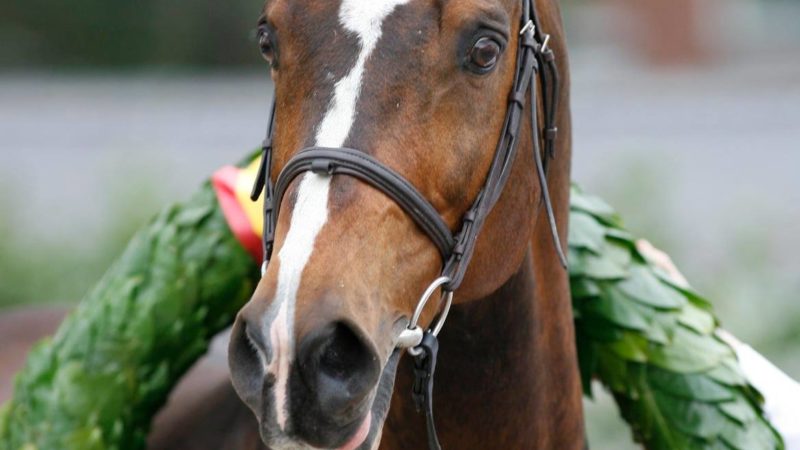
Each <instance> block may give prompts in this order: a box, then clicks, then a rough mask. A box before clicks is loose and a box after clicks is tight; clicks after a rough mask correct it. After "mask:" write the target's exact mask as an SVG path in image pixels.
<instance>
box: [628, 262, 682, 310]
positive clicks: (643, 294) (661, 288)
mask: <svg viewBox="0 0 800 450" xmlns="http://www.w3.org/2000/svg"><path fill="white" fill-rule="evenodd" d="M629 270H630V274H631V275H630V277H628V278H626V279H624V280H622V281H621V282H620V283H619V284H618V285H617V286H618V288H619V289H620V290H621V291H622V292H624V293H625V294H626V295H628V296H629V297H631V298H634V299H636V300H638V301H640V302H642V303H645V304H648V305H651V306H654V307H656V308H663V309H673V308H680V307H682V306H683V305H684V304H686V299H685V298H684V297H683V296H681V294H680V293H679V292H677V291H675V290H674V289H672V288H671V287H669V286H665V285H664V284H662V283H661V282H660V281H659V280H658V278H656V276H655V275H654V274H653V272H652V271H651V270H650V269H649V268H647V267H644V266H640V265H633V266H631V268H630V269H629Z"/></svg>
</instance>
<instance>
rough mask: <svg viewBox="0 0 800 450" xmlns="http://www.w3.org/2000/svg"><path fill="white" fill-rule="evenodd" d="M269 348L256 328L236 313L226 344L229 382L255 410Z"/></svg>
mask: <svg viewBox="0 0 800 450" xmlns="http://www.w3.org/2000/svg"><path fill="white" fill-rule="evenodd" d="M268 357H269V351H268V349H267V347H266V346H265V345H264V339H263V336H262V335H261V333H260V331H259V329H258V327H255V326H253V325H252V324H251V323H249V321H248V320H247V319H246V318H245V317H243V315H241V314H240V315H239V317H237V318H236V322H235V323H234V325H233V330H231V339H230V343H229V344H228V365H229V366H230V369H231V381H232V382H233V386H234V388H235V389H236V391H237V392H238V393H239V396H240V397H241V398H242V400H244V402H245V403H246V404H247V405H248V406H250V408H252V409H254V410H256V409H257V408H258V405H259V404H260V403H261V397H262V392H263V389H264V387H265V380H264V365H265V360H266V358H268Z"/></svg>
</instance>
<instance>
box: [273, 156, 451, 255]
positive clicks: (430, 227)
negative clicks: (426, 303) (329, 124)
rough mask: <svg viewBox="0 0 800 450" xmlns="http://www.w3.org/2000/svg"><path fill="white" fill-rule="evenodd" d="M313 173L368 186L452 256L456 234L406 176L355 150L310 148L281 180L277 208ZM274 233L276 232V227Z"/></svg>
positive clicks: (296, 158) (295, 159)
mask: <svg viewBox="0 0 800 450" xmlns="http://www.w3.org/2000/svg"><path fill="white" fill-rule="evenodd" d="M309 171H310V172H313V173H318V174H326V175H334V174H341V175H350V176H352V177H356V178H358V179H360V180H362V181H365V182H367V183H368V184H370V185H372V186H373V187H375V188H376V189H378V190H379V191H381V192H383V193H384V194H386V195H387V196H388V197H389V198H391V199H392V200H394V201H395V203H397V204H398V205H399V206H400V207H401V208H403V210H404V211H405V212H406V214H408V215H409V216H410V217H411V218H412V219H413V220H414V222H415V223H416V224H417V225H418V226H419V227H420V229H422V230H423V231H424V232H425V233H426V234H427V235H428V236H429V237H430V239H431V241H432V242H433V243H434V244H435V245H436V247H437V248H438V249H439V253H440V254H441V255H442V258H447V257H448V256H449V255H450V252H451V251H452V248H453V245H454V240H453V234H452V232H451V231H450V228H449V227H448V226H447V224H446V223H444V220H442V218H441V216H440V215H439V212H438V211H436V208H434V207H433V205H431V204H430V203H429V202H428V200H426V199H425V196H423V195H422V194H420V192H419V191H418V190H417V189H416V188H415V187H414V186H413V185H412V184H411V183H409V182H408V181H407V180H406V179H405V178H403V176H402V175H400V174H398V173H397V172H395V171H394V170H392V169H390V168H389V167H387V166H385V165H384V164H382V163H381V162H379V161H378V160H376V159H375V158H373V157H372V156H370V155H368V154H366V153H364V152H361V151H358V150H355V149H352V148H346V147H336V148H327V147H310V148H306V149H304V150H302V151H300V152H299V153H297V155H295V156H294V157H293V158H292V159H290V160H289V162H288V163H287V164H286V166H285V167H284V168H283V170H282V171H281V173H280V175H279V176H278V181H277V183H276V184H275V194H274V197H273V198H274V199H275V202H276V203H275V204H276V205H280V204H281V199H282V198H283V195H284V193H285V192H286V189H287V188H288V187H289V183H291V181H292V180H293V179H294V178H295V177H297V176H298V175H300V174H301V173H304V172H309ZM272 215H273V216H274V215H275V213H274V212H273V213H272ZM271 229H273V230H274V227H272V228H271ZM267 239H268V240H270V241H272V240H273V239H274V236H268V237H267Z"/></svg>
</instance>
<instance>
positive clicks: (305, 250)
mask: <svg viewBox="0 0 800 450" xmlns="http://www.w3.org/2000/svg"><path fill="white" fill-rule="evenodd" d="M409 1H410V0H343V1H342V5H341V7H340V9H339V21H340V23H341V25H342V26H343V27H344V28H345V29H346V30H348V31H350V32H352V33H355V34H356V35H357V36H358V38H359V40H360V41H361V49H360V51H359V54H358V58H357V59H356V63H355V65H354V66H353V68H352V69H350V72H349V73H348V74H347V75H346V76H345V77H344V78H342V79H340V80H339V81H338V82H337V83H336V85H335V88H334V93H333V98H332V99H331V103H330V106H329V109H328V111H327V112H326V113H325V116H324V117H323V119H322V121H321V122H320V124H319V126H318V127H317V133H316V145H317V146H320V147H341V146H342V144H344V141H345V139H347V136H348V135H349V134H350V130H351V128H352V126H353V120H354V117H355V108H356V102H357V101H358V96H359V94H360V92H361V83H362V80H363V78H364V66H365V64H366V62H367V59H368V58H369V56H370V54H372V51H373V50H374V49H375V46H376V44H377V43H378V40H379V39H380V37H381V27H382V25H383V21H384V19H385V18H386V17H387V16H388V15H389V14H390V13H391V12H392V11H393V10H394V9H395V7H397V6H398V5H401V4H404V3H408V2H409ZM330 182H331V177H330V176H326V175H317V174H314V173H311V172H309V173H306V174H305V175H303V178H302V180H301V181H300V185H299V187H298V191H297V202H296V204H295V207H294V211H292V220H291V223H290V227H289V232H288V234H287V235H286V239H285V241H284V243H283V246H282V247H281V250H280V252H279V253H278V258H279V259H280V265H279V269H278V286H277V289H276V293H275V299H274V301H273V303H272V305H271V306H270V311H269V312H268V313H267V314H266V315H265V317H269V318H272V322H271V323H265V324H264V327H265V330H268V333H266V334H267V335H268V336H269V339H270V345H271V347H272V355H273V356H272V360H271V361H270V362H269V364H268V365H267V368H266V371H267V372H268V373H271V374H273V375H274V376H275V378H276V382H275V391H274V392H275V409H276V410H275V414H276V416H275V418H276V420H277V422H278V425H279V426H280V427H281V429H286V420H287V412H288V411H287V395H288V391H287V389H288V379H289V368H290V366H291V361H292V358H293V356H294V342H293V328H294V327H293V325H294V312H295V302H296V299H297V290H298V288H299V286H300V281H301V276H302V273H303V269H304V268H305V266H306V263H307V262H308V260H309V258H310V257H311V253H312V251H313V250H314V241H315V240H316V237H317V235H318V234H319V232H320V230H322V227H323V226H324V225H325V222H326V221H327V220H328V193H329V191H330Z"/></svg>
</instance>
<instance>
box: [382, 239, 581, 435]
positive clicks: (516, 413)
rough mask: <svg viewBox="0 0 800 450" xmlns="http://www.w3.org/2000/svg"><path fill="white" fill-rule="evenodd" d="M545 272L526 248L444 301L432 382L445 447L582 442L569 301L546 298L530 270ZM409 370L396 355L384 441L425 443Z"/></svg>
mask: <svg viewBox="0 0 800 450" xmlns="http://www.w3.org/2000/svg"><path fill="white" fill-rule="evenodd" d="M534 264H535V263H534ZM559 270H561V269H560V268H559ZM547 272H549V270H548V269H547V268H546V267H542V268H541V269H540V268H539V267H536V268H534V266H533V264H532V257H531V252H530V251H529V252H528V254H527V256H526V257H525V260H524V262H523V264H522V266H521V267H520V269H519V271H518V272H517V273H516V274H514V276H512V277H511V278H510V279H509V280H508V281H507V282H506V283H505V284H504V285H503V286H502V287H501V288H500V289H498V290H497V291H496V292H495V293H493V294H491V295H489V296H488V297H486V298H484V299H482V300H480V301H473V302H469V303H464V304H460V305H457V306H455V307H454V308H453V311H451V313H450V314H451V315H450V317H449V318H448V321H447V325H446V326H445V328H444V330H443V331H442V334H441V336H440V349H439V361H438V364H437V371H436V374H435V392H434V411H435V417H436V425H437V430H438V432H439V437H440V440H441V442H442V446H443V447H444V448H446V449H453V448H464V449H469V448H558V449H572V448H575V449H577V448H582V447H583V445H584V434H583V432H584V430H583V418H582V412H581V389H580V381H579V378H578V368H577V360H576V357H575V346H574V340H573V328H572V316H571V311H570V310H569V302H559V301H553V299H552V298H548V297H547V293H546V292H544V291H543V290H542V289H543V286H545V285H546V284H548V283H544V282H543V280H541V279H539V278H538V274H542V275H545V274H547ZM563 303H566V305H567V308H566V310H565V308H564V307H563ZM412 374H413V371H412V368H411V364H410V360H409V358H404V359H403V361H402V362H401V364H400V367H399V368H398V374H397V381H396V386H395V394H394V396H393V399H392V407H391V409H390V412H389V417H388V418H387V421H386V427H385V429H384V439H383V442H382V444H381V448H382V449H400V448H426V441H425V439H426V431H425V422H424V418H423V416H422V415H421V414H417V413H416V412H415V409H414V406H413V401H412V399H411V395H410V393H411V383H412Z"/></svg>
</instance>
